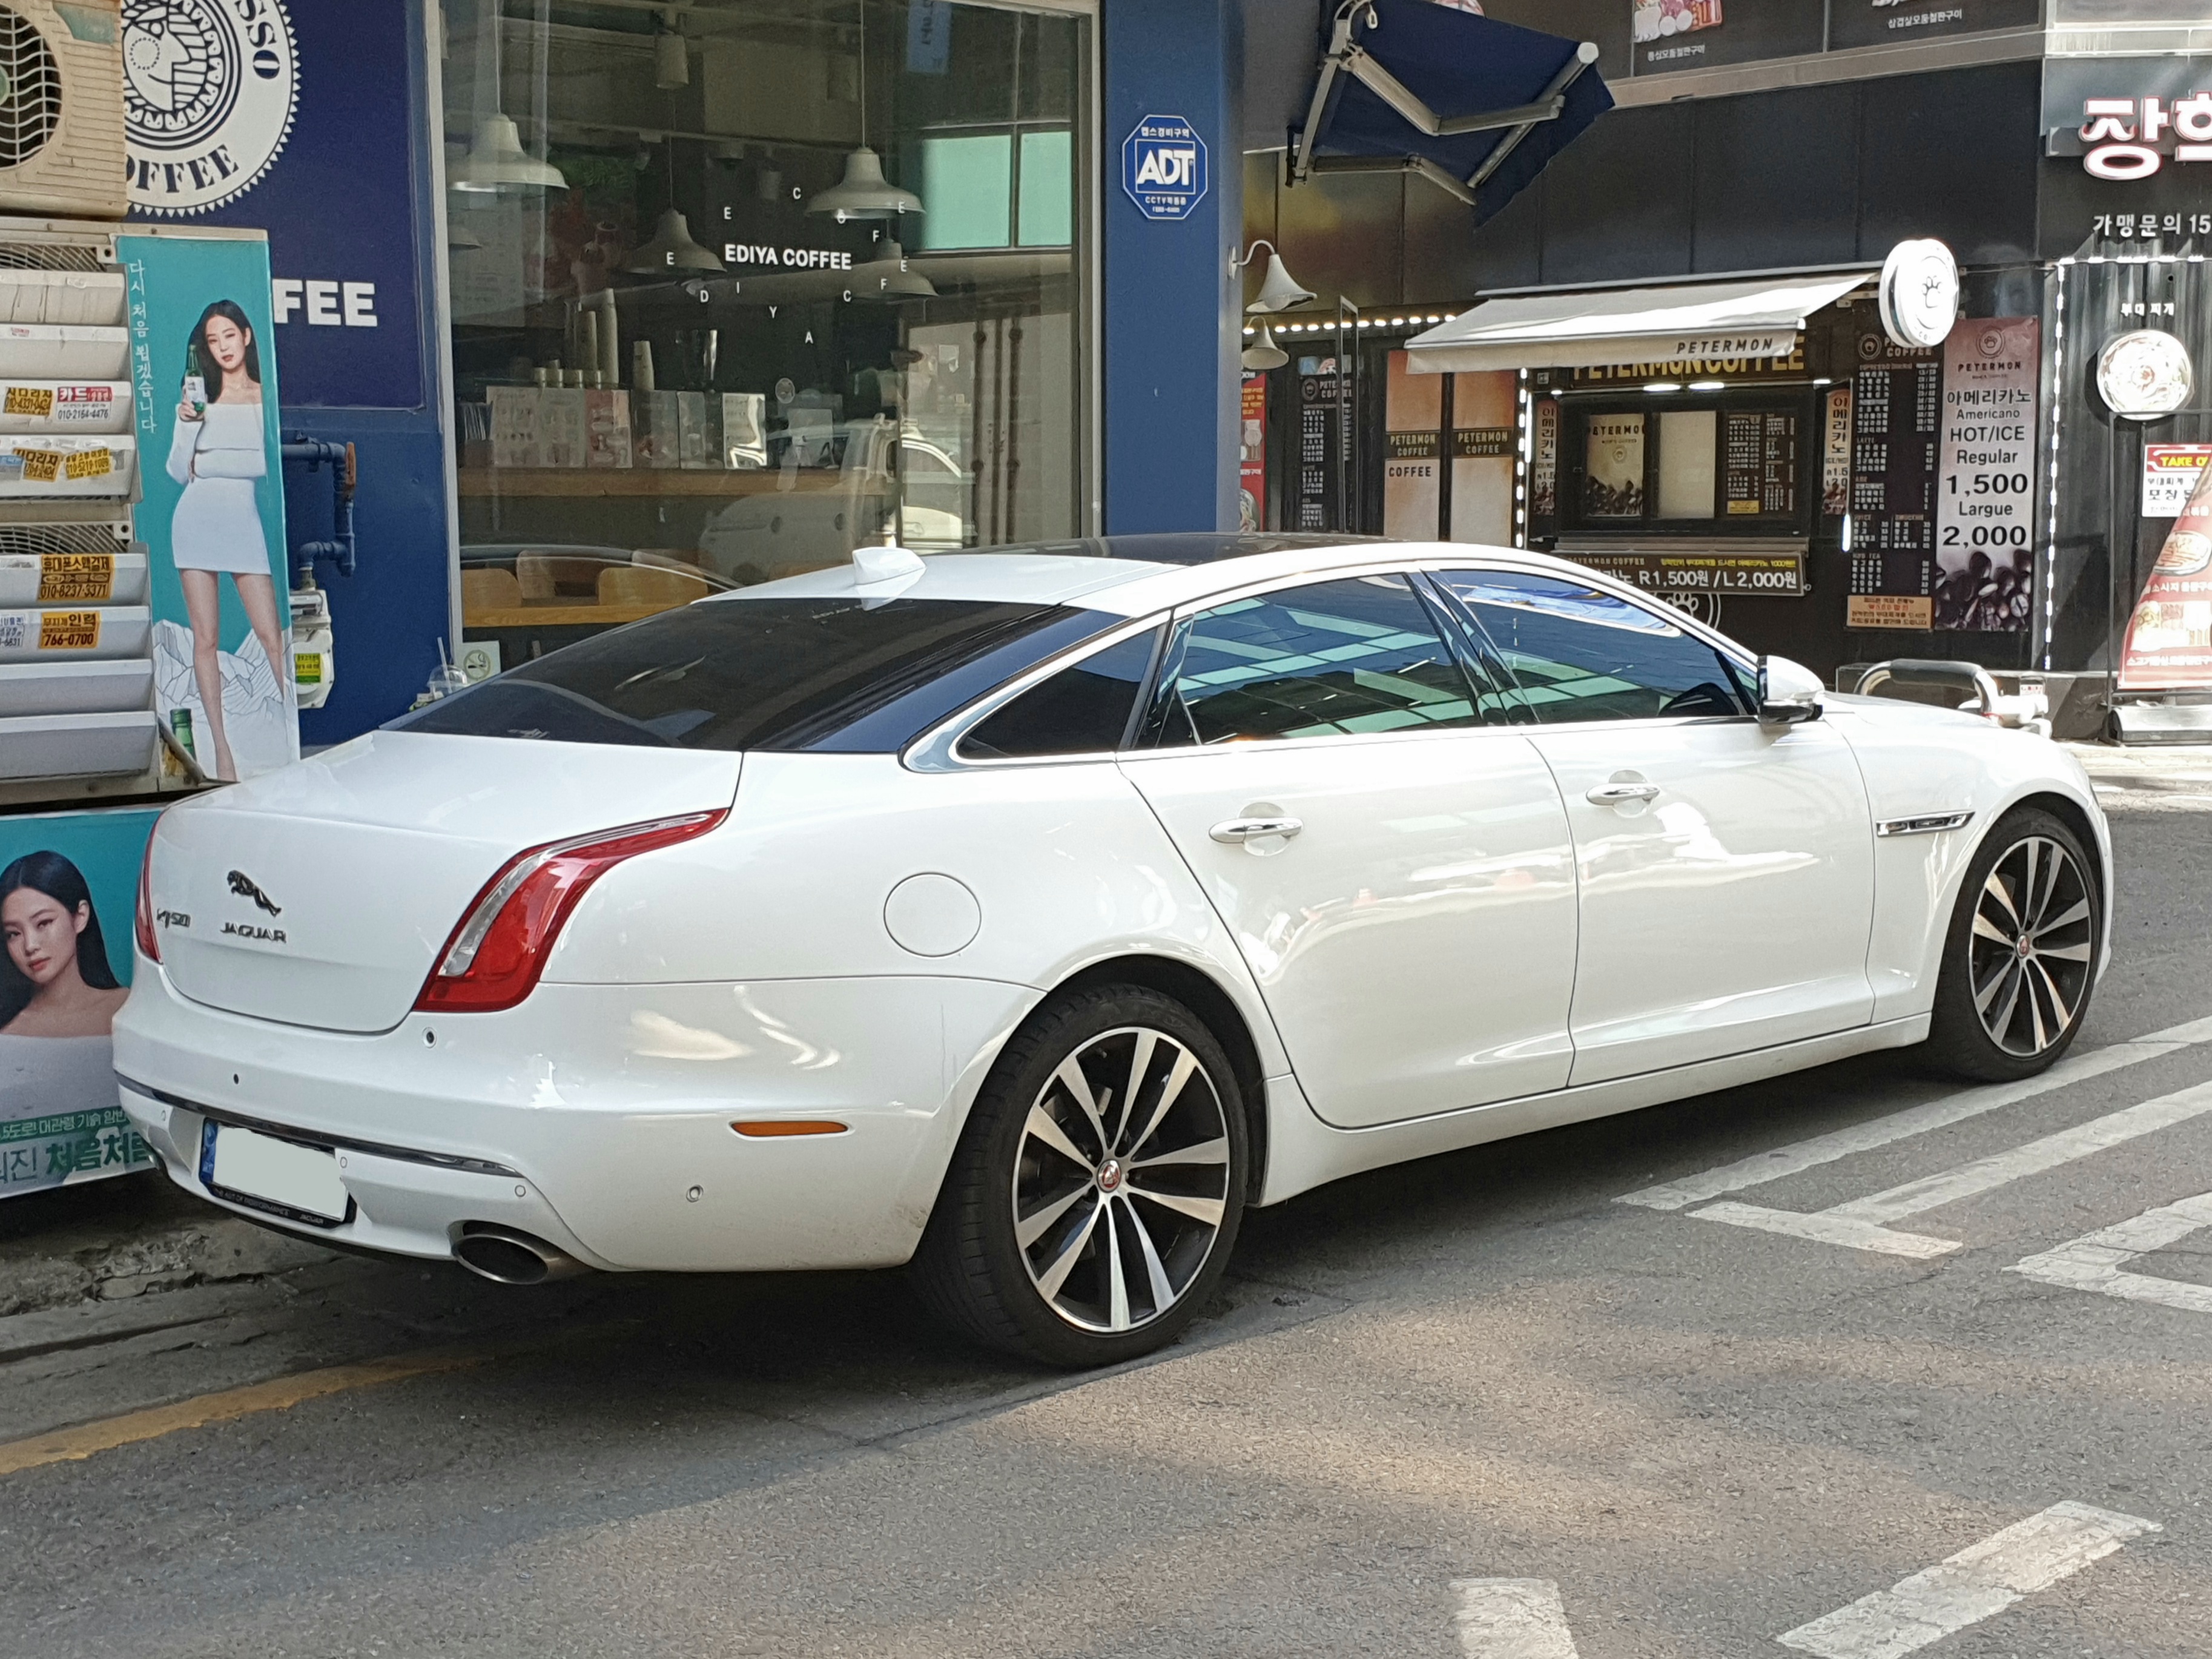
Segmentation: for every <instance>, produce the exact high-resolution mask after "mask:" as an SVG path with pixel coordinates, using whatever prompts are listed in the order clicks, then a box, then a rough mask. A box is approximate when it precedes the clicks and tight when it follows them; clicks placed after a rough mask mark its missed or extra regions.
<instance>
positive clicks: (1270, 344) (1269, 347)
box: [1238, 323, 1291, 369]
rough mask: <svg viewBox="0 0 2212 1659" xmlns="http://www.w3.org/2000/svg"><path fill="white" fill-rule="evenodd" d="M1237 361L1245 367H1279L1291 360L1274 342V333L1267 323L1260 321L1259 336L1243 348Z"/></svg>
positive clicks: (1288, 354)
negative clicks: (1242, 353)
mask: <svg viewBox="0 0 2212 1659" xmlns="http://www.w3.org/2000/svg"><path fill="white" fill-rule="evenodd" d="M1238 361H1239V362H1242V363H1243V365H1244V367H1245V368H1255V369H1268V368H1281V367H1282V366H1283V365H1284V364H1285V363H1287V362H1290V361H1291V354H1290V353H1289V352H1287V351H1285V350H1284V349H1282V347H1280V346H1279V345H1277V344H1276V343H1275V337H1274V334H1273V332H1272V331H1270V330H1269V329H1268V327H1267V324H1265V323H1261V325H1260V333H1259V337H1258V338H1256V339H1255V340H1254V341H1253V342H1252V343H1251V344H1250V345H1248V346H1246V347H1245V348H1244V355H1243V357H1242V358H1240V359H1239V360H1238Z"/></svg>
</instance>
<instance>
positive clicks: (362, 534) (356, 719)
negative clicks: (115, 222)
mask: <svg viewBox="0 0 2212 1659" xmlns="http://www.w3.org/2000/svg"><path fill="white" fill-rule="evenodd" d="M423 5H424V0H288V3H287V4H286V5H285V8H284V10H285V13H286V15H287V16H288V17H289V20H290V23H291V28H292V33H293V39H294V41H295V46H296V48H297V53H298V58H297V75H298V96H297V104H296V106H295V114H294V118H293V123H292V128H291V131H290V133H289V136H288V137H286V139H285V142H284V144H283V149H282V150H281V151H280V152H279V153H278V155H277V156H276V161H275V162H274V163H273V165H271V166H270V169H269V171H268V172H267V173H266V174H265V175H264V176H263V177H262V178H261V179H259V180H258V182H257V183H256V184H254V185H252V188H250V189H248V190H246V191H244V192H243V193H242V194H240V195H239V196H237V197H234V198H233V199H231V200H229V201H228V202H225V203H223V204H222V205H221V206H219V207H216V208H215V209H214V210H210V211H208V212H205V213H204V214H200V215H197V216H187V217H186V218H185V222H188V223H189V222H201V223H212V224H224V225H239V226H247V227H252V228H260V229H264V230H266V231H267V232H268V233H269V258H270V269H271V271H272V272H273V274H274V276H275V277H276V283H277V295H276V309H277V314H278V325H277V328H276V350H277V357H278V363H279V373H280V375H281V378H282V384H283V396H284V404H283V414H282V418H283V429H284V432H285V434H286V435H288V436H290V435H301V436H305V437H309V438H320V439H325V440H328V441H334V442H342V443H343V442H351V443H353V444H355V445H356V453H357V455H358V458H359V461H360V472H361V488H360V492H359V495H358V496H357V498H356V531H357V533H358V540H359V546H360V569H359V571H358V573H357V574H356V575H354V576H353V577H351V578H350V579H349V578H347V577H343V576H340V575H337V574H335V573H334V572H333V571H332V570H331V568H330V567H329V566H327V565H325V566H324V567H322V568H320V569H319V571H318V573H317V579H318V580H319V582H320V583H321V584H322V585H323V586H324V587H325V588H326V589H327V590H328V591H329V593H330V596H331V616H332V619H333V622H334V623H335V628H336V641H337V685H336V687H335V688H334V690H332V692H331V698H330V701H329V702H327V703H325V705H324V706H323V707H322V708H319V709H310V710H307V711H306V712H304V713H303V714H301V717H300V735H301V742H302V743H305V744H311V745H312V744H330V743H337V742H339V741H341V740H343V739H344V738H349V737H352V736H354V735H355V734H356V733H357V732H362V731H365V730H367V729H368V728H369V727H371V726H377V725H380V724H381V723H382V722H383V721H385V720H389V719H391V718H392V716H393V715H394V714H399V713H400V712H402V711H403V710H404V709H405V708H407V706H408V705H409V704H410V702H413V700H414V698H415V696H416V693H417V692H419V691H421V690H422V687H423V685H424V684H425V682H426V681H427V680H428V678H429V675H430V671H431V670H432V669H434V668H435V667H436V666H437V663H438V646H439V641H441V639H444V638H445V636H446V634H447V628H448V622H449V617H450V609H449V595H450V589H451V583H452V574H451V556H450V552H449V549H448V540H447V535H448V532H447V523H448V519H447V501H446V437H445V426H446V418H447V416H446V410H445V409H444V407H443V405H442V403H441V399H440V398H439V396H438V394H437V392H436V387H437V386H438V380H439V376H438V372H437V371H438V361H439V355H440V351H441V345H440V342H439V338H438V328H437V318H436V307H435V295H436V292H437V284H438V279H439V267H440V265H441V263H442V260H443V257H444V250H443V249H441V248H440V247H438V246H436V241H437V237H436V229H435V227H436V223H437V218H436V202H435V195H434V185H433V182H432V178H431V167H430V163H431V157H430V154H429V150H428V146H429V145H430V144H431V143H434V142H435V137H434V135H435V133H436V132H437V131H439V130H440V125H441V124H440V123H439V122H438V120H437V119H436V118H435V114H434V113H433V112H431V111H430V107H429V91H428V86H429V66H428V62H427V59H426V56H425V40H426V31H425V26H424V17H423ZM310 283H313V284H316V285H317V286H318V289H319V294H320V296H321V303H319V304H313V305H311V304H310V303H309V301H310V296H311V294H312V293H313V292H315V290H310V289H308V287H307V285H308V284H310ZM340 284H351V285H353V290H354V292H355V294H356V295H366V297H367V298H368V310H367V311H366V312H365V313H364V312H363V311H362V308H361V307H360V305H359V303H358V301H357V302H356V307H355V309H356V320H355V323H354V325H350V326H349V325H347V324H346V323H345V322H344V321H343V320H336V319H339V318H341V317H342V315H343V311H344V307H343V303H342V302H340V301H337V299H336V296H335V295H333V290H334V289H338V285H340ZM339 291H340V292H341V293H342V292H343V290H339ZM369 314H373V315H374V319H375V322H374V325H373V326H370V325H366V323H365V321H364V320H363V319H364V318H365V316H366V315H369ZM330 487H331V475H330V472H329V471H328V470H327V469H325V470H324V471H320V472H319V473H316V474H313V475H310V474H309V473H307V471H305V470H304V469H303V468H301V467H299V466H298V465H292V466H288V467H287V468H286V470H285V511H286V517H287V519H288V520H289V528H290V533H291V538H292V541H293V544H295V545H297V544H299V543H300V542H302V541H309V540H321V539H324V538H326V537H327V536H328V535H329V533H330V518H331V503H330ZM448 648H449V649H450V648H451V647H450V642H449V643H448Z"/></svg>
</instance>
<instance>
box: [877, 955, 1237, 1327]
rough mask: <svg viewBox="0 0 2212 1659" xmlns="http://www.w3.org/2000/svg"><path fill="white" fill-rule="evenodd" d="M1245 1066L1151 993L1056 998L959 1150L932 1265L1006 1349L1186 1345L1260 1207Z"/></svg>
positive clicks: (922, 1257)
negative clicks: (1249, 1207)
mask: <svg viewBox="0 0 2212 1659" xmlns="http://www.w3.org/2000/svg"><path fill="white" fill-rule="evenodd" d="M1245 1140H1246V1135H1245V1124H1244V1116H1243V1102H1242V1100H1241V1098H1240V1097H1239V1096H1238V1093H1237V1081H1236V1078H1235V1076H1234V1074H1233V1073H1232V1072H1231V1068H1230V1065H1229V1061H1228V1057H1227V1055H1226V1054H1224V1053H1223V1051H1222V1048H1221V1045H1220V1044H1219V1042H1217V1041H1216V1040H1215V1038H1214V1037H1213V1035H1212V1032H1210V1031H1208V1030H1206V1027H1205V1025H1204V1024H1201V1023H1200V1021H1199V1019H1198V1018H1196V1017H1195V1016H1194V1015H1193V1014H1192V1013H1191V1012H1189V1010H1188V1009H1187V1008H1185V1007H1183V1006H1182V1005H1181V1004H1180V1003H1177V1002H1175V1001H1173V1000H1170V999H1169V998H1167V997H1164V996H1162V995H1161V994H1159V993H1158V992H1155V991H1152V990H1148V989H1146V988H1144V987H1138V986H1109V987H1100V988H1097V989H1094V990H1091V991H1086V992H1079V993H1077V994H1073V995H1072V996H1067V997H1064V998H1059V999H1055V1000H1054V1001H1052V1002H1050V1003H1048V1004H1047V1005H1046V1006H1045V1007H1043V1008H1042V1009H1040V1010H1039V1011H1038V1012H1037V1013H1036V1015H1035V1016H1034V1017H1033V1018H1031V1019H1030V1022H1029V1024H1027V1025H1026V1026H1025V1027H1024V1030H1022V1032H1021V1033H1020V1034H1019V1035H1018V1036H1016V1037H1015V1039H1014V1040H1013V1042H1011V1043H1009V1044H1008V1045H1007V1048H1006V1053H1005V1054H1002V1055H1000V1060H999V1063H998V1065H997V1066H995V1067H994V1068H993V1071H992V1074H991V1077H990V1079H989V1081H988V1082H987V1083H986V1084H985V1085H984V1086H983V1091H982V1093H981V1097H979V1098H978V1099H977V1101H976V1103H975V1110H974V1112H973V1113H972V1114H971V1115H970V1116H969V1121H968V1126H967V1128H966V1130H965V1131H964V1133H963V1135H962V1137H961V1141H960V1146H959V1148H958V1150H957V1152H955V1153H954V1156H953V1161H952V1167H951V1170H949V1171H948V1172H947V1174H946V1176H945V1187H944V1189H943V1191H942V1193H941V1194H939V1199H938V1205H937V1210H936V1212H935V1214H934V1215H933V1217H932V1218H931V1221H930V1225H929V1230H928V1232H927V1234H926V1235H925V1237H924V1238H923V1241H922V1246H921V1251H920V1253H919V1254H918V1255H917V1256H916V1258H915V1265H916V1267H917V1270H918V1273H919V1276H920V1278H921V1283H922V1285H923V1287H924V1289H925V1291H926V1292H927V1294H928V1295H929V1297H931V1299H932V1300H933V1302H935V1303H936V1304H938V1305H939V1308H940V1309H941V1310H943V1311H944V1312H945V1313H946V1314H947V1315H949V1316H951V1318H952V1319H953V1320H954V1321H955V1322H957V1323H958V1324H959V1325H960V1326H962V1327H963V1328H965V1329H966V1330H967V1331H968V1332H969V1334H972V1335H974V1336H975V1337H976V1338H978V1339H979V1340H982V1341H984V1342H987V1343H988V1344H990V1345H991V1346H994V1347H1000V1348H1004V1349H1007V1350H1010V1351H1012V1352H1020V1353H1025V1354H1029V1355H1032V1356H1034V1357H1036V1358H1040V1359H1045V1360H1048V1361H1050V1362H1052V1363H1053V1364H1062V1365H1097V1364H1112V1363H1113V1362H1115V1361H1116V1360H1120V1359H1126V1358H1132V1357H1133V1356H1135V1355H1137V1354H1140V1353H1144V1352H1148V1351H1150V1350H1152V1349H1153V1348H1157V1347H1158V1346H1162V1345H1163V1344H1164V1343H1167V1342H1169V1341H1171V1340H1174V1338H1175V1337H1176V1335H1177V1334H1180V1333H1181V1332H1182V1329H1183V1328H1184V1327H1186V1326H1187V1325H1188V1324H1189V1322H1190V1321H1191V1320H1192V1319H1193V1318H1194V1316H1196V1314H1197V1312H1198V1310H1199V1309H1200V1307H1201V1306H1202V1305H1203V1304H1204V1300H1205V1297H1206V1292H1207V1291H1209V1290H1210V1289H1211V1288H1212V1285H1214V1283H1215V1282H1216V1281H1217V1280H1218V1279H1219V1277H1220V1274H1221V1272H1222V1268H1223V1266H1224V1264H1225V1261H1226V1260H1227V1257H1228V1255H1229V1250H1230V1247H1231V1243H1233V1241H1234V1239H1235V1237H1236V1233H1237V1222H1238V1220H1239V1219H1240V1218H1241V1216H1242V1214H1243V1194H1244V1182H1245V1179H1246V1161H1245Z"/></svg>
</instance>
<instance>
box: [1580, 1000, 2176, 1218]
mask: <svg viewBox="0 0 2212 1659" xmlns="http://www.w3.org/2000/svg"><path fill="white" fill-rule="evenodd" d="M2199 1042H2212V1019H2199V1020H2192V1021H2191V1022H2190V1023H2189V1024H2186V1025H2176V1026H2173V1027H2172V1028H2171V1029H2169V1030H2163V1031H2154V1032H2152V1033H2151V1034H2150V1035H2149V1036H2142V1037H2137V1038H2135V1039H2134V1040H2133V1041H2131V1042H2115V1043H2112V1044H2110V1045H2108V1046H2107V1047H2106V1048H2093V1049H2091V1050H2090V1051H2089V1052H2088V1053H2087V1054H2069V1056H2067V1058H2065V1059H2064V1060H2060V1061H2059V1062H2058V1064H2057V1065H2056V1066H2052V1067H2051V1069H2050V1070H2049V1071H2047V1072H2045V1073H2043V1075H2042V1076H2040V1077H2032V1078H2027V1079H2023V1080H2022V1081H2021V1082H2019V1083H1999V1084H1992V1085H1989V1086H1988V1087H1986V1088H1981V1089H1966V1090H1963V1091H1960V1093H1958V1094H1955V1095H1946V1096H1945V1097H1943V1098H1942V1099H1941V1100H1931V1101H1929V1102H1928V1103H1926V1104H1925V1105H1921V1106H1914V1107H1911V1108H1909V1109H1906V1110H1905V1111H1902V1112H1893V1113H1891V1114H1890V1115H1888V1116H1887V1117H1878V1118H1875V1119H1874V1120H1872V1121H1869V1122H1866V1123H1859V1124H1854V1125H1853V1126H1852V1127H1850V1128H1848V1129H1838V1130H1837V1131H1836V1132H1835V1133H1832V1134H1825V1135H1816V1136H1814V1138H1813V1139H1810V1140H1801V1141H1797V1142H1796V1143H1795V1144H1794V1145H1791V1146H1778V1147H1776V1148H1775V1149H1774V1150H1773V1151H1772V1152H1759V1153H1755V1154H1753V1156H1752V1157H1750V1158H1741V1159H1739V1160H1738V1161H1737V1162H1735V1163H1734V1164H1722V1165H1721V1166H1720V1167H1719V1168H1717V1169H1713V1170H1705V1171H1704V1172H1703V1173H1701V1174H1699V1175H1692V1176H1683V1177H1681V1178H1680V1180H1677V1181H1662V1182H1660V1183H1659V1184H1658V1185H1656V1186H1655V1187H1646V1188H1643V1189H1642V1190H1640V1191H1638V1192H1633V1193H1625V1194H1622V1195H1621V1196H1620V1198H1618V1199H1616V1200H1613V1201H1614V1202H1615V1203H1618V1204H1640V1205H1642V1206H1644V1208H1646V1209H1650V1210H1684V1209H1687V1208H1688V1207H1689V1206H1691V1205H1692V1204H1702V1203H1705V1202H1706V1201H1707V1200H1711V1199H1716V1198H1720V1197H1723V1196H1724V1195H1725V1194H1729V1193H1736V1192H1741V1191H1742V1190H1743V1189H1744V1188H1747V1187H1757V1186H1761V1185H1763V1184H1764V1183H1765V1182H1770V1181H1779V1180H1781V1179H1782V1178H1783V1177H1784V1176H1793V1175H1797V1174H1800V1173H1802V1171H1804V1170H1814V1169H1818V1168H1819V1167H1820V1165H1821V1164H1832V1163H1834V1162H1835V1161H1836V1160H1837V1159H1838V1158H1849V1157H1850V1156H1851V1155H1852V1154H1853V1153H1855V1152H1871V1151H1873V1150H1874V1148H1875V1147H1877V1146H1888V1145H1889V1144H1890V1143H1891V1142H1893V1141H1897V1140H1906V1139H1911V1137H1912V1136H1914V1135H1923V1134H1926V1133H1928V1132H1929V1130H1931V1129H1942V1128H1946V1127H1949V1126H1950V1125H1952V1124H1954V1123H1962V1122H1964V1121H1966V1119H1968V1118H1971V1117H1979V1116H1980V1115H1982V1114H1983V1113H1984V1112H1994V1111H1996V1110H1998V1109H2000V1108H2002V1107H2006V1106H2015V1105H2017V1104H2019V1103H2021V1101H2023V1100H2033V1098H2034V1097H2036V1096H2038V1095H2040V1094H2047V1093H2049V1092H2050V1091H2051V1090H2053V1089H2063V1088H2065V1087H2066V1086H2067V1085H2069V1084H2073V1083H2082V1082H2086V1081H2087V1080H2088V1079H2091V1078H2094V1077H2102V1076H2103V1075H2104V1074H2105V1073H2107V1072H2116V1071H2118V1070H2119V1069H2120V1068H2121V1067H2122V1066H2135V1065H2138V1064H2140V1063H2141V1062H2142V1061H2144V1060H2156V1059H2158V1058H2159V1057H2160V1055H2162V1054H2173V1053H2175V1052H2176V1051H2177V1050H2179V1049H2182V1048H2189V1047H2191V1046H2192V1045H2193V1044H2196V1043H2199Z"/></svg>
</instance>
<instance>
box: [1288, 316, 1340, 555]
mask: <svg viewBox="0 0 2212 1659" xmlns="http://www.w3.org/2000/svg"><path fill="white" fill-rule="evenodd" d="M1297 371H1298V374H1297V387H1298V425H1297V435H1296V437H1295V439H1294V440H1293V441H1294V442H1295V443H1296V444H1297V450H1296V452H1295V453H1296V459H1295V460H1294V461H1293V463H1292V471H1291V478H1292V480H1293V481H1294V485H1295V488H1294V489H1293V490H1292V493H1291V504H1290V511H1291V524H1292V527H1293V528H1295V529H1298V530H1327V529H1328V527H1329V526H1330V525H1331V524H1332V523H1333V522H1334V521H1335V516H1336V515H1335V513H1334V510H1333V509H1334V506H1335V501H1336V465H1335V462H1336V446H1337V441H1338V434H1337V407H1336V404H1337V392H1338V390H1339V381H1338V378H1337V365H1336V359H1335V358H1334V357H1300V358H1299V359H1297Z"/></svg>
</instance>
